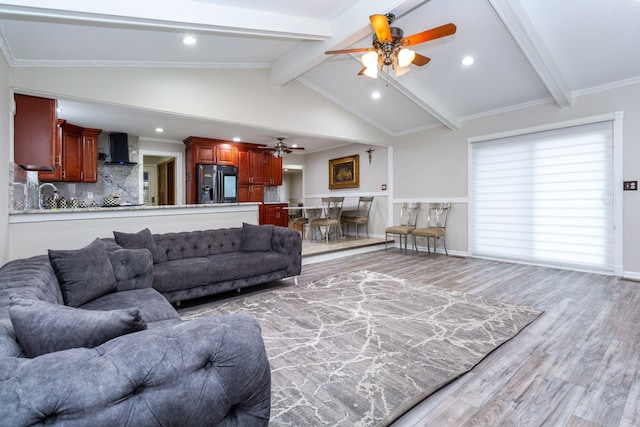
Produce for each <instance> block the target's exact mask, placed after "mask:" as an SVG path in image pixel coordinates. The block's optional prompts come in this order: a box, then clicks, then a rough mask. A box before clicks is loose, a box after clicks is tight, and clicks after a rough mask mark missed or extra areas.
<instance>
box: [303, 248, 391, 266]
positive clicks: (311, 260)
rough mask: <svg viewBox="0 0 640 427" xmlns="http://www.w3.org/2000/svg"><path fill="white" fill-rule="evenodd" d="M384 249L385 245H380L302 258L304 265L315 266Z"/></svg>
mask: <svg viewBox="0 0 640 427" xmlns="http://www.w3.org/2000/svg"><path fill="white" fill-rule="evenodd" d="M381 249H384V243H380V244H378V245H369V246H361V247H357V248H353V249H344V250H340V251H335V252H325V253H321V254H318V255H309V256H304V257H302V265H307V264H314V263H316V262H322V261H330V260H333V259H338V258H344V257H346V256H350V255H357V254H364V253H368V252H375V251H379V250H381Z"/></svg>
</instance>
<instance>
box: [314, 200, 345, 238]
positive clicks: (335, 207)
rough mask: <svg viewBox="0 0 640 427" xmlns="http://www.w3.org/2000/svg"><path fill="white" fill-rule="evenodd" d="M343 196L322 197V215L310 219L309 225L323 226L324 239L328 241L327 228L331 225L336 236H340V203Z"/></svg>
mask: <svg viewBox="0 0 640 427" xmlns="http://www.w3.org/2000/svg"><path fill="white" fill-rule="evenodd" d="M343 202H344V197H323V198H322V216H321V217H320V218H317V219H313V220H311V223H310V225H311V227H312V228H313V227H317V228H320V227H324V229H325V230H324V239H325V240H326V242H327V244H328V243H329V230H330V229H331V228H332V227H333V229H334V231H335V233H336V238H342V226H341V225H340V220H341V217H342V203H343Z"/></svg>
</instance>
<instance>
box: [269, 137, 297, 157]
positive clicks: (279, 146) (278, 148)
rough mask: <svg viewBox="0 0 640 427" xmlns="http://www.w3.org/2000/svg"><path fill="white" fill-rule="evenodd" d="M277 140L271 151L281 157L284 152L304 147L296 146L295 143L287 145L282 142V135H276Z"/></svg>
mask: <svg viewBox="0 0 640 427" xmlns="http://www.w3.org/2000/svg"><path fill="white" fill-rule="evenodd" d="M276 139H277V140H278V142H276V144H275V147H274V148H275V151H274V152H273V156H274V157H282V156H283V154H284V153H292V152H293V150H304V147H298V146H296V145H289V144H287V143H286V142H284V140H285V137H284V136H278V137H276Z"/></svg>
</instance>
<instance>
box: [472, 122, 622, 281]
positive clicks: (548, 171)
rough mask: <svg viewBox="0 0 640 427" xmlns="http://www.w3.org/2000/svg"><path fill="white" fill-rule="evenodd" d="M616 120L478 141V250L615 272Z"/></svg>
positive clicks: (491, 254)
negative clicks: (614, 126)
mask: <svg viewBox="0 0 640 427" xmlns="http://www.w3.org/2000/svg"><path fill="white" fill-rule="evenodd" d="M613 124H614V122H613V120H607V121H600V122H597V123H590V124H580V125H575V126H570V127H565V128H560V129H553V130H545V131H538V132H531V133H524V134H519V135H510V136H506V137H500V138H495V139H484V140H482V141H478V142H473V141H472V143H471V146H470V210H469V212H470V234H469V242H470V252H471V255H473V256H480V257H488V258H496V259H505V260H515V261H524V262H531V263H536V264H544V265H556V266H562V267H568V268H578V269H587V270H592V271H602V272H608V273H612V272H613V271H614V192H613V181H614V176H613V175H614V174H613V171H614V168H613V160H614V156H613V152H614V150H613Z"/></svg>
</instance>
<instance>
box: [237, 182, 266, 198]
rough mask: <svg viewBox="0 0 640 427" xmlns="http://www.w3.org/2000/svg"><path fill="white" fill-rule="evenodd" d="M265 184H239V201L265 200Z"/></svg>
mask: <svg viewBox="0 0 640 427" xmlns="http://www.w3.org/2000/svg"><path fill="white" fill-rule="evenodd" d="M263 201H264V185H262V184H243V185H238V202H263Z"/></svg>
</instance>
